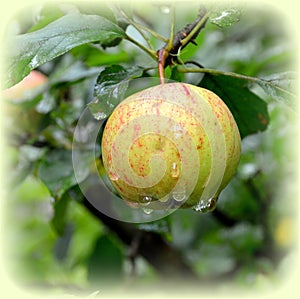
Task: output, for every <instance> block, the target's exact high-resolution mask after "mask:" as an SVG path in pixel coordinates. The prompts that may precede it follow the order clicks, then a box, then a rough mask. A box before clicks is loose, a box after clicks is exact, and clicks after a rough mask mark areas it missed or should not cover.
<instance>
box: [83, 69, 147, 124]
mask: <svg viewBox="0 0 300 299" xmlns="http://www.w3.org/2000/svg"><path fill="white" fill-rule="evenodd" d="M142 74H143V69H142V68H141V67H131V68H127V69H125V68H124V67H122V66H120V65H113V66H109V67H107V68H105V69H104V70H103V71H102V72H101V73H100V74H99V76H98V79H97V83H96V85H95V88H94V100H93V101H92V102H91V103H89V104H88V106H89V109H90V110H91V112H92V114H93V115H94V117H95V118H96V119H97V120H102V119H105V118H107V117H108V116H109V115H110V114H111V113H112V111H113V110H114V108H115V107H116V106H117V105H118V104H119V103H120V102H121V101H122V100H123V99H124V96H125V93H126V90H127V88H128V84H129V81H130V80H131V79H133V78H137V77H140V76H141V75H142Z"/></svg>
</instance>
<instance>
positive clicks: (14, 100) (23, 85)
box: [2, 70, 48, 135]
mask: <svg viewBox="0 0 300 299" xmlns="http://www.w3.org/2000/svg"><path fill="white" fill-rule="evenodd" d="M47 84H48V77H47V76H46V75H44V74H43V73H41V72H40V71H37V70H33V71H31V72H30V73H29V74H28V75H27V76H26V77H25V78H24V79H23V80H22V81H20V82H19V83H17V84H15V85H14V86H12V87H10V88H7V89H5V90H3V91H2V97H3V99H4V100H5V107H4V108H5V114H6V116H7V127H8V131H9V132H7V133H8V134H9V135H11V134H18V135H19V134H26V133H35V132H36V130H38V127H39V125H40V123H41V122H42V119H43V115H41V114H40V113H38V112H37V111H36V110H35V109H34V108H33V107H26V104H27V102H28V101H29V102H30V100H32V99H34V98H35V97H36V96H37V95H38V94H39V93H41V92H42V91H43V90H44V89H45V88H47Z"/></svg>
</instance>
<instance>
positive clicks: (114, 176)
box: [109, 171, 119, 182]
mask: <svg viewBox="0 0 300 299" xmlns="http://www.w3.org/2000/svg"><path fill="white" fill-rule="evenodd" d="M109 178H110V180H111V181H114V182H116V181H117V180H118V179H119V176H118V175H117V174H116V173H115V172H114V171H110V172H109Z"/></svg>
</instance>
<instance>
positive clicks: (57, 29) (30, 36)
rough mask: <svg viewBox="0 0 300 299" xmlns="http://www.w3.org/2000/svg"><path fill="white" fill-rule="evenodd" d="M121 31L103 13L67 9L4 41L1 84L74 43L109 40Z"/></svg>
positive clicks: (14, 80)
mask: <svg viewBox="0 0 300 299" xmlns="http://www.w3.org/2000/svg"><path fill="white" fill-rule="evenodd" d="M124 35H125V32H124V30H123V29H121V28H120V27H119V26H117V25H116V24H114V23H112V22H111V21H109V20H107V19H105V18H104V17H101V16H96V15H83V14H80V13H70V14H68V15H66V16H63V17H61V18H59V19H57V20H55V21H54V22H52V23H50V24H48V25H47V26H46V27H44V28H42V29H40V30H37V31H34V32H30V33H26V34H23V35H18V36H15V37H13V38H12V39H11V40H9V41H8V46H7V49H8V50H7V52H8V53H6V59H7V60H8V67H7V70H8V71H7V73H8V75H7V78H6V82H5V85H6V86H7V87H9V86H12V85H14V84H16V83H18V82H19V81H21V80H22V79H23V78H24V77H25V76H26V75H28V74H29V72H30V71H31V70H33V69H35V68H36V67H38V66H40V65H42V64H44V63H45V62H48V61H51V60H52V59H53V58H55V57H58V56H60V55H62V54H64V53H66V52H68V51H69V50H71V49H73V48H74V47H76V46H79V45H83V44H86V43H89V42H95V41H99V42H109V41H112V40H114V39H115V38H118V37H119V38H123V37H124Z"/></svg>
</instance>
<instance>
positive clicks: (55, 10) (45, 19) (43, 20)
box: [28, 5, 64, 32]
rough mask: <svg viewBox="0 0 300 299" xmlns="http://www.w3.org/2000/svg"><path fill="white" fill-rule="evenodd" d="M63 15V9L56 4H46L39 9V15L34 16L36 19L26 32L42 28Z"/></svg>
mask: <svg viewBox="0 0 300 299" xmlns="http://www.w3.org/2000/svg"><path fill="white" fill-rule="evenodd" d="M63 15H64V13H63V11H62V10H61V9H60V8H59V7H58V6H57V5H55V6H54V5H46V6H45V7H43V8H42V9H41V11H40V13H39V15H38V16H37V17H36V19H38V21H37V22H36V23H35V24H34V25H33V26H32V27H31V28H30V29H29V31H28V32H33V31H36V30H39V29H42V28H44V27H45V26H47V25H48V24H50V23H51V22H53V21H55V20H57V19H59V18H61V17H62V16H63Z"/></svg>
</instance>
